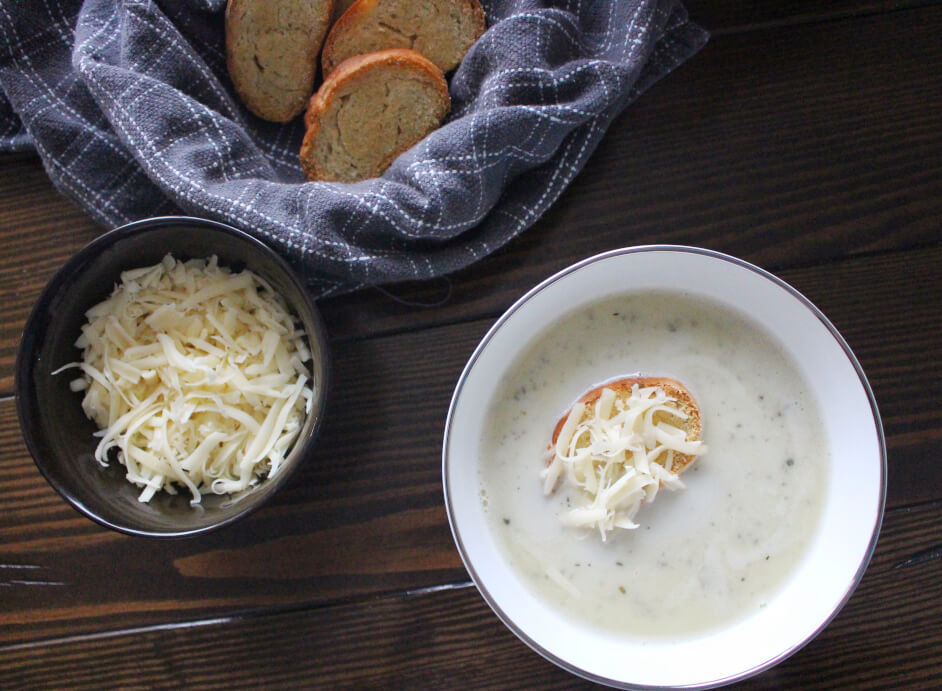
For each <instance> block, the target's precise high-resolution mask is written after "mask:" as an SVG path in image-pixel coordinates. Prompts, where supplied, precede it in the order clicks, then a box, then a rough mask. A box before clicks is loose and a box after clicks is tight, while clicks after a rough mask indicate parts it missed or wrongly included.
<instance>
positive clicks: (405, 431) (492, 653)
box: [0, 0, 942, 688]
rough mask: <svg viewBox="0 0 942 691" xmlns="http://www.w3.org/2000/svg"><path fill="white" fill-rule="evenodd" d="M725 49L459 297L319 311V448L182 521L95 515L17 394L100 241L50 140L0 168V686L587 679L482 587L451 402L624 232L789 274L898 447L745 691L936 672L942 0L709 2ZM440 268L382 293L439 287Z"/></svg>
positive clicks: (704, 7) (651, 98) (633, 118)
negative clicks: (232, 499) (450, 518)
mask: <svg viewBox="0 0 942 691" xmlns="http://www.w3.org/2000/svg"><path fill="white" fill-rule="evenodd" d="M688 8H689V10H690V12H691V15H692V17H693V18H694V19H695V20H697V21H699V22H700V23H701V24H702V25H704V26H706V27H707V28H709V29H710V30H712V31H713V38H712V40H711V42H710V43H709V45H708V46H707V47H706V48H705V49H704V50H703V52H702V53H700V54H699V55H698V56H696V57H695V58H694V59H693V60H691V61H690V62H689V63H687V64H686V65H684V66H682V67H681V68H680V69H678V70H677V71H676V72H675V73H673V74H671V75H670V76H669V77H667V78H666V79H665V80H664V81H662V82H661V83H659V84H657V85H656V86H655V87H654V88H653V89H651V90H650V91H649V92H648V93H646V94H645V95H644V96H643V97H642V98H641V99H640V100H639V101H638V102H637V103H635V104H634V105H632V106H631V107H629V108H628V109H627V110H626V111H625V113H624V114H623V115H622V116H621V117H619V118H618V119H617V120H616V121H615V122H614V124H613V125H612V127H611V130H610V131H609V133H608V134H607V135H606V137H605V139H604V140H603V141H602V143H601V145H600V147H599V149H598V150H597V151H596V153H595V154H594V155H593V157H592V158H591V160H590V161H589V163H588V165H587V166H586V168H585V170H584V171H583V172H582V173H581V174H580V175H579V177H578V178H577V179H576V181H575V182H574V184H573V185H572V186H571V187H570V189H569V190H568V191H567V192H566V193H565V194H564V195H563V197H562V198H561V199H560V200H559V201H558V203H557V204H556V205H555V206H554V207H553V209H552V210H551V211H550V212H549V213H548V214H546V216H545V217H544V218H542V219H541V220H540V221H539V222H538V223H537V224H536V225H535V226H534V227H533V228H531V229H530V230H528V231H527V232H526V233H524V235H523V236H522V237H520V238H519V239H517V240H516V241H514V242H512V243H511V244H510V245H509V246H507V247H505V248H504V249H502V250H500V251H498V252H497V253H496V254H494V255H493V256H491V257H489V258H487V259H485V260H483V261H481V262H480V263H479V264H477V265H475V266H474V267H472V268H471V269H469V270H466V271H463V272H461V273H459V274H457V275H455V276H452V277H451V287H452V293H451V295H450V297H449V298H448V299H447V300H445V301H444V303H442V304H438V305H436V306H430V307H415V306H407V305H405V304H403V303H402V302H401V301H399V300H396V299H392V298H391V297H390V296H389V294H387V293H384V292H382V291H378V290H369V291H364V292H362V293H359V294H355V295H351V296H346V297H342V298H337V299H333V300H330V301H328V302H325V303H324V304H323V310H324V314H325V318H326V321H327V323H328V325H329V330H330V334H331V339H332V347H333V352H334V358H335V372H334V374H335V380H334V383H335V388H334V392H333V398H332V400H331V402H330V407H329V412H328V414H327V418H326V422H325V427H324V430H323V437H322V440H321V443H320V450H319V452H318V453H316V454H315V455H314V457H312V458H310V459H309V460H308V461H307V463H306V465H305V466H304V467H303V468H302V470H301V471H300V472H299V473H298V474H297V475H296V476H295V477H294V478H293V480H292V481H291V483H290V484H289V486H288V487H287V488H286V489H285V490H284V491H283V492H281V493H280V494H279V495H278V496H277V497H276V499H275V501H273V502H272V503H271V504H270V505H269V506H267V507H266V508H264V509H262V510H261V511H259V512H258V513H256V514H254V515H252V516H251V517H250V518H248V519H247V520H245V521H244V522H241V523H238V524H236V525H234V526H231V527H229V528H226V529H223V530H221V531H219V532H217V533H214V534H210V535H207V536H204V537H200V538H197V539H192V540H184V541H154V540H144V539H134V538H130V537H125V536H122V535H119V534H117V533H114V532H111V531H109V530H106V529H104V528H101V527H99V526H98V525H96V524H95V523H93V522H91V521H89V520H87V519H85V518H82V517H80V516H79V515H78V514H77V513H76V512H75V511H74V510H72V509H71V508H70V507H69V506H68V505H67V504H66V503H65V502H64V501H63V500H61V499H60V498H59V497H58V496H57V495H56V494H55V492H54V491H53V490H52V488H51V487H49V486H48V485H47V484H46V482H45V481H44V480H43V479H42V477H41V476H40V475H39V473H38V472H37V470H36V469H35V467H34V465H33V463H32V460H31V459H30V457H29V455H28V453H27V451H26V448H25V447H24V444H23V441H22V439H21V436H20V432H19V428H18V424H17V419H16V414H15V404H14V399H13V395H12V390H13V389H12V371H13V361H14V354H15V349H16V346H17V343H18V341H19V337H20V330H21V328H22V325H23V323H24V320H25V317H26V314H27V311H28V310H29V308H30V307H31V305H32V304H33V302H34V301H35V299H36V298H37V296H38V294H39V292H40V290H41V288H42V287H43V285H44V284H45V282H46V281H47V280H48V279H49V278H50V276H51V275H52V274H53V272H54V271H55V270H56V269H57V268H58V267H59V266H60V265H61V264H62V263H63V262H64V261H65V260H66V258H67V257H69V256H70V255H71V254H72V253H73V252H74V251H75V250H77V249H78V248H79V247H80V246H82V245H83V244H85V243H86V242H88V241H89V240H91V239H92V238H93V237H95V236H96V234H98V233H100V232H101V231H102V229H101V228H98V227H96V226H95V225H93V224H92V222H91V221H90V220H89V219H88V218H87V217H86V216H85V214H83V213H82V212H81V211H80V210H79V209H78V208H77V207H75V206H74V205H72V204H71V203H69V202H67V201H65V200H64V199H63V198H61V197H60V196H58V195H57V194H56V192H55V191H54V190H53V188H52V186H51V185H50V183H49V182H48V180H47V178H46V177H45V174H44V172H43V170H42V167H41V164H40V163H39V161H38V159H37V158H35V157H33V156H30V155H6V156H3V157H0V164H2V165H0V233H2V244H0V272H2V280H0V310H2V315H3V318H2V321H0V324H2V325H0V393H2V394H3V398H2V399H0V507H2V511H0V687H3V688H18V687H49V686H63V685H66V684H68V685H70V686H87V687H92V688H101V687H106V686H144V687H180V686H187V687H199V686H210V685H221V686H227V687H242V686H277V687H286V686H287V687H297V686H304V687H314V686H317V687H321V688H333V687H335V686H339V685H352V686H359V687H375V686H380V687H391V688H479V687H495V688H532V687H540V688H544V687H552V688H571V687H584V686H588V684H587V683H586V682H583V681H581V680H580V679H578V678H576V677H574V676H571V675H570V674H568V673H566V672H564V671H562V670H560V669H558V668H556V667H555V666H553V665H552V664H550V663H549V662H547V661H545V660H544V659H542V658H541V657H540V656H538V655H537V654H536V653H534V652H532V651H531V650H530V649H529V648H527V647H526V646H525V645H524V644H523V643H521V642H519V641H518V640H517V639H516V638H515V637H514V636H513V635H512V634H511V633H510V632H509V631H508V630H507V629H505V628H504V627H503V625H502V624H501V623H500V622H499V621H498V619H497V617H496V616H494V615H493V614H492V613H491V611H490V610H489V609H488V607H487V605H486V604H485V603H484V601H483V600H482V599H481V597H480V596H479V595H478V592H477V590H476V589H475V588H474V586H473V585H472V584H471V583H470V582H469V578H468V575H467V573H466V571H465V570H464V568H463V567H462V564H461V561H460V559H459V557H458V553H457V551H456V549H455V547H454V544H453V542H452V538H451V534H450V532H449V529H448V523H447V520H446V516H445V509H444V505H443V499H442V489H441V441H442V430H443V425H444V419H445V414H446V410H447V407H448V401H449V398H450V396H451V392H452V389H453V387H454V384H455V382H456V380H457V377H458V374H459V372H460V371H461V368H462V366H463V365H464V363H465V361H466V359H467V357H468V356H469V354H470V353H471V351H472V349H473V348H474V346H475V345H476V343H477V342H478V340H479V339H480V337H481V336H482V335H483V334H484V332H485V331H486V330H487V328H488V327H489V326H490V325H491V324H492V323H493V322H494V320H495V318H496V317H497V316H498V315H499V314H500V313H501V312H502V311H503V310H504V309H505V308H506V307H507V306H508V305H509V304H510V303H511V302H512V301H513V300H514V299H515V298H516V297H518V296H519V295H520V294H522V293H523V292H524V291H525V290H526V289H528V288H529V287H531V286H532V285H533V284H534V283H536V282H537V281H539V280H540V279H542V278H544V277H546V276H548V275H549V274H551V273H552V272H555V271H556V270H558V269H561V268H563V267H564V266H566V265H568V264H570V263H572V262H573V261H575V260H578V259H580V258H583V257H586V256H588V255H590V254H594V253H596V252H599V251H602V250H607V249H611V248H615V247H621V246H626V245H632V244H643V243H682V244H691V245H699V246H702V247H708V248H712V249H716V250H720V251H723V252H727V253H730V254H734V255H737V256H739V257H742V258H744V259H746V260H748V261H751V262H753V263H756V264H758V265H760V266H762V267H764V268H766V269H769V270H771V271H773V272H774V273H776V274H777V275H779V276H781V277H782V278H783V279H785V280H786V281H789V282H790V283H792V284H793V285H794V286H796V287H797V288H798V289H799V290H801V291H802V292H803V293H805V294H806V295H807V296H808V297H809V298H810V299H811V300H812V301H814V302H815V303H816V304H817V305H818V306H819V307H820V308H821V309H822V310H823V311H824V312H825V313H826V314H827V315H828V316H829V317H830V318H831V320H832V321H833V322H834V323H835V325H836V326H837V327H838V329H840V331H841V332H842V333H843V335H844V336H845V338H846V339H847V341H848V342H849V343H850V345H851V347H852V348H853V349H854V351H855V352H856V354H857V356H858V357H859V359H860V361H861V363H862V364H863V367H864V369H865V371H866V372H867V374H868V376H869V379H870V382H871V384H872V386H873V388H874V391H875V394H876V397H877V400H878V403H879V406H880V409H881V412H882V415H883V421H884V425H885V430H886V437H887V444H888V448H889V486H888V501H887V511H886V518H885V521H884V524H883V531H882V533H881V536H880V540H879V543H878V545H877V549H876V554H875V555H874V558H873V560H872V562H871V564H870V567H869V569H868V570H867V572H866V575H865V576H864V579H863V582H862V583H861V584H860V586H859V588H858V589H857V592H856V594H855V595H854V596H853V597H852V599H851V600H850V602H849V603H848V604H847V606H846V607H845V608H844V609H843V611H842V612H841V613H840V615H839V616H838V617H837V618H836V619H835V620H834V621H833V623H831V625H830V626H829V627H828V628H827V629H826V630H825V631H824V632H823V633H822V634H820V635H819V636H818V637H817V638H816V639H815V640H814V641H813V642H812V643H811V644H809V645H808V646H807V647H806V648H804V649H803V650H801V651H800V652H799V653H797V654H796V655H794V656H793V657H791V658H790V659H788V660H787V661H785V662H784V663H783V664H781V665H779V666H778V667H776V668H774V669H773V670H771V671H768V672H766V673H764V674H762V675H760V676H758V677H756V678H754V679H752V680H749V681H747V682H744V683H742V684H741V687H742V688H767V687H779V686H781V687H788V688H791V687H796V686H801V687H808V688H812V687H814V688H826V687H835V686H842V687H854V688H863V687H877V688H887V687H908V688H919V687H923V688H929V687H939V686H942V559H940V557H942V451H940V448H942V412H940V411H942V406H940V403H942V364H940V363H942V280H940V275H942V39H940V36H942V3H940V2H926V1H920V0H911V1H906V0H834V1H832V2H829V3H821V2H817V3H815V2H810V1H808V0H791V1H786V0H782V1H780V2H766V3H729V2H726V1H725V0H701V1H697V2H695V1H693V0H690V2H689V3H688ZM446 289H447V284H446V282H444V281H433V282H431V283H428V284H421V285H404V286H396V287H393V288H391V289H390V290H389V293H391V294H392V295H393V296H394V297H396V298H402V299H403V300H405V301H408V302H420V303H430V304H431V303H436V302H438V301H440V299H441V297H442V296H443V294H444V293H445V291H446Z"/></svg>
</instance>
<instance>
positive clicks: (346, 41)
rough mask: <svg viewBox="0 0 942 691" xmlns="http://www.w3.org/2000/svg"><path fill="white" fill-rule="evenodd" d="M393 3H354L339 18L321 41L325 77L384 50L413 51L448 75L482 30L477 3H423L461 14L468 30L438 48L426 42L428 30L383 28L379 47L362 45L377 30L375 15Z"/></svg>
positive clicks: (380, 0)
mask: <svg viewBox="0 0 942 691" xmlns="http://www.w3.org/2000/svg"><path fill="white" fill-rule="evenodd" d="M397 2H400V0H356V1H355V2H354V3H353V4H352V5H350V7H348V8H347V10H346V11H345V12H344V13H343V14H342V15H340V18H339V19H338V20H337V21H336V22H335V23H334V25H333V26H332V27H331V29H330V31H329V32H328V34H327V38H326V39H325V40H324V48H323V51H322V53H321V67H322V70H323V73H324V75H325V76H326V75H329V74H330V73H331V72H333V71H334V70H335V69H336V68H337V65H339V64H340V63H341V62H343V61H344V60H345V59H348V58H349V57H350V56H352V55H356V54H359V53H366V52H372V51H376V50H384V49H387V48H409V49H413V50H416V51H418V52H421V53H423V54H424V55H425V56H426V57H428V58H429V59H430V60H431V61H432V62H433V63H435V64H436V65H437V66H438V68H439V69H440V70H441V71H442V72H449V71H451V70H453V69H454V68H455V67H457V66H458V64H459V63H460V62H461V59H462V58H463V57H464V54H465V53H466V52H467V51H468V49H469V48H470V47H471V45H472V44H473V43H474V42H475V41H476V40H477V39H478V38H480V36H481V34H483V33H484V29H485V28H486V19H485V15H484V10H483V8H482V7H481V4H480V3H479V2H478V0H426V3H425V4H428V5H432V4H434V5H445V6H446V7H447V8H448V9H451V10H454V11H455V12H457V13H459V14H461V15H462V16H463V17H464V18H466V19H467V20H469V27H470V29H471V31H470V32H468V33H467V34H466V35H461V36H450V37H449V40H448V41H447V43H448V45H441V43H442V42H441V41H433V40H428V34H429V32H430V31H431V29H430V28H427V27H414V26H413V27H409V29H408V31H411V32H413V33H409V34H406V33H405V31H400V30H397V29H396V27H393V26H390V25H386V26H384V27H383V28H384V29H388V32H387V33H386V39H385V41H384V43H383V45H364V40H365V39H364V33H365V32H366V31H374V30H375V29H376V28H377V27H376V23H377V22H378V21H380V20H379V17H378V15H379V13H380V12H381V11H382V10H383V9H384V8H386V7H388V6H390V5H392V4H393V3H397ZM408 2H409V0H406V3H404V4H406V7H407V8H408V7H409V5H408ZM435 28H436V29H439V30H440V29H442V28H443V27H442V26H441V25H440V24H439V25H436V26H435ZM370 43H372V42H370ZM423 43H428V45H427V46H426V47H425V49H423Z"/></svg>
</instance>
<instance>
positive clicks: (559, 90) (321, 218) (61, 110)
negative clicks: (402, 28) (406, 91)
mask: <svg viewBox="0 0 942 691" xmlns="http://www.w3.org/2000/svg"><path fill="white" fill-rule="evenodd" d="M482 4H483V5H484V8H485V11H486V14H487V19H488V27H489V28H488V31H487V32H486V34H485V35H484V36H483V37H482V38H481V39H480V40H479V41H478V42H477V43H476V44H475V45H474V47H473V48H472V49H471V51H470V52H469V53H468V55H467V56H466V57H465V59H464V61H463V63H462V64H461V66H460V67H459V68H458V69H457V70H456V71H455V72H454V73H453V74H452V75H450V79H449V83H450V89H451V94H452V114H451V115H450V116H449V119H448V120H447V122H446V123H445V125H444V126H443V127H441V128H440V129H438V130H437V131H435V132H434V133H432V134H431V135H429V136H428V137H426V138H425V139H424V140H423V141H422V142H421V143H420V144H418V145H416V146H415V147H413V148H412V149H411V150H410V151H408V152H406V153H405V154H403V155H402V156H400V157H399V158H398V159H397V160H396V162H395V163H394V164H393V165H392V167H391V168H389V170H387V171H386V173H385V174H384V175H383V176H382V177H380V178H377V179H373V180H367V181H363V182H360V183H355V184H341V183H323V182H305V180H304V178H303V176H302V174H301V170H300V166H299V162H298V150H299V148H300V142H301V139H302V136H303V123H302V122H301V119H300V118H299V119H297V120H296V121H295V122H293V123H291V124H289V125H275V124H272V123H267V122H263V121H261V120H259V119H257V118H255V117H254V116H252V115H251V114H249V113H248V111H247V110H245V109H244V108H243V107H242V106H241V105H240V104H239V103H238V102H237V101H236V100H235V98H234V96H233V91H232V88H231V84H230V82H229V78H228V76H227V74H226V69H225V49H224V40H223V24H224V16H223V9H224V6H225V0H117V1H116V0H0V150H7V151H12V150H24V149H29V148H30V147H32V148H35V150H36V151H37V152H38V154H39V156H40V157H41V158H42V161H43V164H44V165H45V168H46V171H47V172H48V174H49V177H50V178H51V179H52V181H53V183H54V184H55V185H56V187H57V188H58V189H59V190H60V191H61V192H62V193H63V194H65V195H66V196H68V197H69V198H71V199H73V200H74V201H76V202H77V203H78V204H80V205H81V206H82V207H83V208H84V209H85V210H87V211H88V213H89V214H91V215H92V216H93V217H94V218H95V219H96V220H97V221H98V222H100V223H101V224H103V225H104V226H108V227H111V226H116V225H120V224H123V223H126V222H128V221H132V220H136V219H139V218H144V217H148V216H160V215H167V214H179V213H186V214H189V215H194V216H201V217H206V218H213V219H216V220H220V221H224V222H227V223H230V224H232V225H234V226H236V227H239V228H242V229H244V230H247V231H249V232H251V233H253V234H254V235H256V236H257V237H259V238H261V239H262V240H264V241H266V242H267V243H268V244H270V245H272V246H273V247H274V248H275V249H277V250H278V251H280V252H281V254H282V255H283V256H285V258H287V259H288V260H289V261H290V262H292V263H293V264H294V265H295V266H296V267H298V268H299V269H300V270H301V271H302V273H303V275H304V276H305V277H306V278H307V280H308V282H309V284H310V286H311V289H312V290H313V291H314V292H315V294H317V295H320V296H324V295H329V294H331V293H337V292H341V291H347V290H352V289H355V288H359V287H362V286H368V285H378V284H382V283H391V282H395V281H402V280H407V279H423V278H429V277H432V276H437V275H441V274H445V273H448V272H451V271H454V270H456V269H459V268H462V267H464V266H467V265H469V264H470V263H472V262H474V261H475V260H477V259H479V258H481V257H483V256H485V255H486V254H488V253H490V252H492V251H493V250H495V249H497V248H498V247H500V246H501V245H503V244H504V243H506V242H507V241H508V240H510V239H511V238H513V237H514V236H516V235H517V234H518V233H520V232H521V231H522V230H524V229H526V228H528V227H529V226H531V225H532V224H533V223H534V221H536V219H537V218H539V216H540V215H541V214H542V213H543V212H544V211H546V209H547V208H548V207H549V206H550V205H551V204H552V203H553V202H554V201H555V200H556V199H557V198H558V197H559V195H560V194H561V193H562V191H563V190H564V189H565V187H566V185H568V184H569V182H570V181H571V180H572V179H573V177H574V176H575V175H576V174H577V173H578V172H579V170H580V169H581V168H582V166H583V165H584V164H585V162H586V160H587V159H588V157H589V156H590V154H591V153H592V151H593V150H594V149H595V147H596V146H597V145H598V143H599V141H600V139H601V138H602V135H603V134H604V132H605V130H606V128H607V127H608V125H609V123H611V121H612V119H613V118H614V117H615V116H616V115H617V114H618V113H620V112H621V111H622V110H623V109H624V108H625V106H626V105H627V104H628V103H630V102H631V101H632V100H633V99H635V98H636V97H637V96H638V95H639V94H640V93H641V92H643V91H644V90H645V89H646V88H647V87H649V86H650V85H651V84H653V83H654V82H655V81H657V80H658V79H659V78H661V77H663V76H664V75H665V74H667V73H668V72H670V71H671V70H672V69H673V68H675V67H677V66H678V65H679V64H681V63H682V62H683V61H684V60H686V59H687V58H689V57H690V56H691V55H693V54H694V53H695V52H696V51H697V50H698V49H699V48H700V47H701V46H702V45H703V44H704V42H705V41H706V37H707V34H706V33H705V32H704V31H703V30H702V29H700V28H699V27H697V26H695V25H693V24H691V23H690V22H688V20H687V14H686V11H685V10H684V8H683V6H682V5H681V4H680V3H679V2H676V1H674V0H484V1H483V2H482ZM0 160H2V159H0Z"/></svg>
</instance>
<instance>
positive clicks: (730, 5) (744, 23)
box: [684, 0, 938, 34]
mask: <svg viewBox="0 0 942 691" xmlns="http://www.w3.org/2000/svg"><path fill="white" fill-rule="evenodd" d="M937 1H938V0H831V1H830V2H818V1H817V0H783V1H780V2H728V1H727V0H686V2H685V3H684V5H685V6H686V7H687V11H688V12H689V14H690V18H691V19H692V20H693V21H695V22H697V23H698V24H700V26H703V27H705V28H707V29H709V30H710V31H711V32H714V33H716V32H719V33H724V34H726V33H734V32H742V31H751V30H755V29H756V28H759V27H769V26H783V25H789V24H799V23H807V22H821V21H833V20H835V19H846V18H848V17H855V16H860V15H866V14H879V13H883V12H891V11H894V10H899V9H905V8H911V7H919V6H922V5H929V4H932V3H933V2H937Z"/></svg>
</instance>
